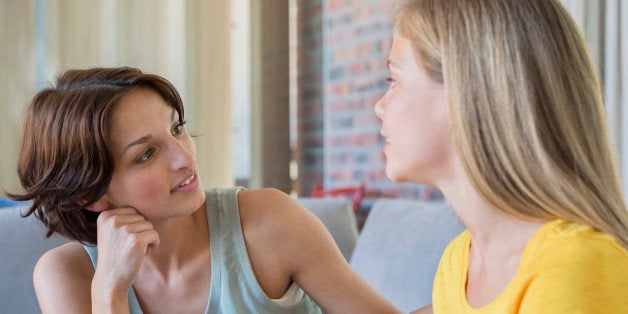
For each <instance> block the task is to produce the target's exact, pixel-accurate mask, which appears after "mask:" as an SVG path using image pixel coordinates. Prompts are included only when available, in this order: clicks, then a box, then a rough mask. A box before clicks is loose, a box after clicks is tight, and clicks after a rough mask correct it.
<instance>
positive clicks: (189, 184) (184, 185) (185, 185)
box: [171, 172, 198, 192]
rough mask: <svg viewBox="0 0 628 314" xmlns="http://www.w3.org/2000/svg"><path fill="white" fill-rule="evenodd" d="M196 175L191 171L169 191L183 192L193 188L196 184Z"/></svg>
mask: <svg viewBox="0 0 628 314" xmlns="http://www.w3.org/2000/svg"><path fill="white" fill-rule="evenodd" d="M197 177H198V176H197V174H196V172H193V173H192V174H190V176H188V177H187V178H185V179H184V180H183V181H181V182H179V184H177V185H176V186H175V187H174V188H173V189H172V191H171V192H185V191H188V190H193V189H194V188H196V186H198V180H197Z"/></svg>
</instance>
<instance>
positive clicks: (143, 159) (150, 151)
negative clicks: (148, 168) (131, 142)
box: [135, 148, 155, 164]
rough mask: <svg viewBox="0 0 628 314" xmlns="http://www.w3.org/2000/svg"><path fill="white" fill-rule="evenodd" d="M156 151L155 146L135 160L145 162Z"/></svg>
mask: <svg viewBox="0 0 628 314" xmlns="http://www.w3.org/2000/svg"><path fill="white" fill-rule="evenodd" d="M154 152H155V149H153V148H149V149H147V150H146V151H145V152H144V153H143V154H142V155H140V156H139V157H137V159H136V160H135V162H136V163H138V164H140V163H143V162H146V161H148V160H150V158H151V157H153V153H154Z"/></svg>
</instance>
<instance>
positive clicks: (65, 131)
mask: <svg viewBox="0 0 628 314" xmlns="http://www.w3.org/2000/svg"><path fill="white" fill-rule="evenodd" d="M137 87H146V88H150V89H153V90H154V91H155V92H157V93H158V94H159V95H161V97H163V98H164V100H165V101H166V102H167V103H168V104H169V105H170V106H172V107H173V108H174V109H175V110H176V111H177V112H178V113H179V121H180V122H183V120H184V109H183V103H182V101H181V97H180V96H179V93H178V92H177V91H176V89H175V88H174V86H173V85H172V83H170V82H168V81H167V80H166V79H164V78H162V77H160V76H157V75H153V74H145V73H142V71H140V70H138V69H134V68H128V67H121V68H93V69H85V70H78V69H74V70H68V71H66V72H64V73H63V74H61V75H60V76H58V77H57V80H56V84H55V85H54V86H52V87H49V88H45V89H43V90H41V91H40V92H38V93H37V94H36V95H35V96H34V97H33V99H32V101H31V103H30V104H29V106H28V108H27V110H26V115H25V119H24V128H23V133H22V143H21V147H20V151H19V156H18V165H17V172H18V176H19V178H20V181H21V185H22V187H23V188H24V191H23V192H22V193H7V195H8V196H9V197H10V198H11V199H13V200H17V201H32V204H31V206H30V208H29V210H28V211H27V212H26V213H24V214H23V216H24V217H27V216H29V215H31V214H33V213H35V216H36V217H37V218H39V219H40V220H41V221H42V222H43V223H44V224H45V225H46V227H47V228H48V233H47V234H46V236H47V237H50V236H51V235H52V234H53V233H59V234H61V235H63V236H66V237H68V238H70V239H73V240H76V241H79V242H81V243H84V244H85V243H89V244H96V219H97V218H98V213H96V212H92V211H89V210H87V209H85V208H86V207H87V206H89V205H91V204H93V203H94V202H96V201H97V200H99V199H100V198H101V197H102V196H103V195H104V194H105V192H106V191H107V188H108V187H109V183H110V182H111V177H112V175H113V171H114V168H115V167H114V166H115V164H114V160H113V157H112V156H111V151H110V147H109V125H110V123H111V112H112V109H113V107H114V106H115V105H116V104H118V103H119V101H120V99H121V98H122V97H123V96H124V95H126V94H127V93H128V92H129V91H130V90H131V89H133V88H137Z"/></svg>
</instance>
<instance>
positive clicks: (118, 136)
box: [109, 88, 178, 149]
mask: <svg viewBox="0 0 628 314" xmlns="http://www.w3.org/2000/svg"><path fill="white" fill-rule="evenodd" d="M177 118H178V114H177V111H176V110H175V108H174V107H172V106H171V105H170V104H168V103H167V102H166V101H165V100H164V99H163V97H161V95H159V94H158V93H157V92H156V91H154V90H152V89H150V88H134V89H132V90H131V91H129V93H127V94H126V95H124V96H123V97H122V98H121V99H120V101H119V102H118V103H117V104H116V106H115V107H114V108H113V111H112V113H111V120H110V128H109V138H110V140H111V142H112V144H113V147H114V149H115V148H116V146H119V145H126V144H124V143H125V142H128V141H132V140H135V139H136V137H141V136H146V135H150V134H152V133H154V132H156V128H163V127H164V125H165V126H166V127H168V128H169V126H170V124H171V122H172V121H174V120H176V119H177Z"/></svg>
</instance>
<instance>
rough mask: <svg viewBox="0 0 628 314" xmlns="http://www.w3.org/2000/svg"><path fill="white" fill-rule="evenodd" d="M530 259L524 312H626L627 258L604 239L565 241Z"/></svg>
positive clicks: (626, 255) (627, 287)
mask: <svg viewBox="0 0 628 314" xmlns="http://www.w3.org/2000/svg"><path fill="white" fill-rule="evenodd" d="M544 251H545V252H544V254H542V255H541V256H538V259H536V260H534V261H532V263H531V265H530V269H529V271H528V272H529V277H528V280H527V284H525V285H524V287H525V293H522V294H521V297H522V299H521V303H520V308H519V312H520V313H628V254H627V253H626V250H624V249H623V248H621V247H620V246H619V245H618V244H617V243H616V242H614V241H606V239H604V238H599V237H597V238H589V237H587V235H586V234H583V235H581V236H580V237H578V238H576V239H574V238H567V239H563V240H562V241H557V242H556V243H553V245H552V247H549V248H547V249H546V250H544Z"/></svg>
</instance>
